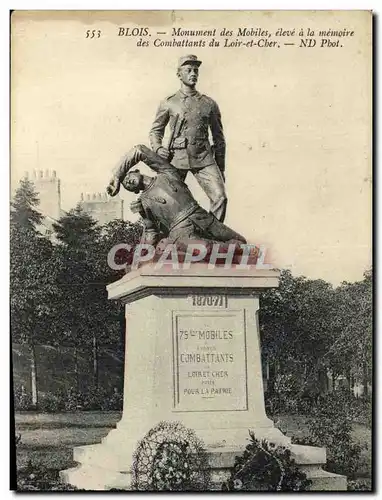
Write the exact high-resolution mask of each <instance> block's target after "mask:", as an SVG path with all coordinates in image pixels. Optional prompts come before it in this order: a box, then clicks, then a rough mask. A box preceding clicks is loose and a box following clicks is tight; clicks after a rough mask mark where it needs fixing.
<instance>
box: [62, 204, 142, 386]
mask: <svg viewBox="0 0 382 500" xmlns="http://www.w3.org/2000/svg"><path fill="white" fill-rule="evenodd" d="M53 227H54V230H55V233H56V238H57V240H58V242H59V244H58V245H57V248H56V249H55V257H56V268H57V281H58V286H59V294H58V295H57V297H56V310H57V319H56V321H57V324H59V325H60V329H61V331H62V336H61V339H62V340H63V341H65V342H67V343H69V344H70V345H73V346H75V348H76V350H77V349H78V348H79V347H80V346H81V347H85V348H87V349H89V352H90V351H91V353H92V359H93V380H94V386H97V384H98V350H99V345H100V344H113V345H121V344H122V343H123V342H124V335H123V332H124V328H123V329H121V323H122V318H121V312H123V306H122V305H121V304H119V303H115V302H111V301H109V300H108V298H107V291H106V285H108V284H109V283H110V282H112V281H114V280H115V279H118V278H119V277H121V276H122V275H123V271H119V272H116V271H114V270H112V269H110V268H109V267H108V264H107V255H108V252H109V250H110V249H111V248H112V247H113V246H114V245H115V244H117V243H121V242H129V243H130V244H134V243H136V242H138V240H139V235H140V232H141V230H140V225H139V224H138V225H137V224H132V223H130V222H124V221H122V220H115V221H112V222H110V223H108V224H105V225H104V226H99V225H98V224H97V222H96V221H95V220H94V219H93V218H92V217H91V216H90V215H88V214H87V213H86V212H84V211H83V209H82V207H81V206H80V205H78V206H77V207H76V208H74V209H72V210H70V211H69V212H68V213H67V214H65V215H64V216H63V217H62V218H61V219H60V220H59V221H58V223H57V224H55V225H54V226H53Z"/></svg>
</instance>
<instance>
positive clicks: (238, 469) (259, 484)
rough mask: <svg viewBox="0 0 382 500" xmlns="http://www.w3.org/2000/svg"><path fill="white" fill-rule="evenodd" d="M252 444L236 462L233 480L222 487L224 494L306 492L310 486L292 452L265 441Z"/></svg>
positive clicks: (232, 473)
mask: <svg viewBox="0 0 382 500" xmlns="http://www.w3.org/2000/svg"><path fill="white" fill-rule="evenodd" d="M249 434H250V437H251V442H250V443H249V444H248V445H247V446H246V449H245V451H244V453H243V455H242V456H237V457H236V458H235V464H234V467H233V470H232V472H231V477H230V478H229V480H228V481H227V482H225V483H224V484H223V487H222V489H223V490H225V491H235V490H241V491H305V490H307V489H308V488H309V486H310V484H311V482H310V480H308V479H307V478H306V474H305V473H304V472H302V471H301V470H299V469H298V467H297V465H296V462H295V460H294V459H293V458H292V457H291V452H290V450H289V449H287V448H285V447H283V446H276V445H275V444H274V443H269V442H268V441H266V440H262V441H260V440H258V439H256V437H255V435H254V433H253V432H251V431H250V432H249Z"/></svg>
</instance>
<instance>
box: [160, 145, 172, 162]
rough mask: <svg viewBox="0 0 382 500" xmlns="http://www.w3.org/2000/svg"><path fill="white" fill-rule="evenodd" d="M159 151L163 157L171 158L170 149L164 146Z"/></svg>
mask: <svg viewBox="0 0 382 500" xmlns="http://www.w3.org/2000/svg"><path fill="white" fill-rule="evenodd" d="M157 153H158V155H159V156H160V157H161V158H164V159H165V160H168V159H169V158H170V151H169V150H168V149H167V148H164V147H163V146H162V147H160V148H159V149H158V151H157Z"/></svg>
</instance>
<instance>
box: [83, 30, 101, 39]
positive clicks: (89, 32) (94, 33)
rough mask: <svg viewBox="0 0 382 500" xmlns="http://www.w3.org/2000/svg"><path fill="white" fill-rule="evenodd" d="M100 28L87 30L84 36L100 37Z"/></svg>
mask: <svg viewBox="0 0 382 500" xmlns="http://www.w3.org/2000/svg"><path fill="white" fill-rule="evenodd" d="M100 36H101V30H87V32H86V36H85V38H100Z"/></svg>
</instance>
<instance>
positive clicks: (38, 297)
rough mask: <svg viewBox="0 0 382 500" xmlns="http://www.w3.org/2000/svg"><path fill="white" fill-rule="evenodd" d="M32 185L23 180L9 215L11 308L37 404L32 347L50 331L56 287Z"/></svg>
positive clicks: (14, 332)
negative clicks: (27, 359)
mask: <svg viewBox="0 0 382 500" xmlns="http://www.w3.org/2000/svg"><path fill="white" fill-rule="evenodd" d="M38 205H39V198H38V195H37V193H36V191H35V189H34V186H33V184H32V183H31V182H30V181H28V180H26V179H23V180H22V181H21V182H20V186H19V188H18V189H17V191H16V193H15V196H14V198H13V200H12V202H11V214H10V306H11V318H12V320H11V335H12V340H13V342H19V343H24V344H27V345H28V346H29V350H30V359H31V387H32V403H33V404H34V405H37V402H38V388H37V370H36V351H35V346H36V344H37V343H39V342H41V341H42V339H44V338H46V336H47V335H49V332H50V331H51V307H50V304H51V298H52V296H53V295H54V291H55V284H54V277H53V276H54V274H53V273H52V261H51V256H52V245H51V242H50V241H49V240H48V239H46V238H44V237H43V236H41V234H40V233H39V231H38V226H39V224H40V223H41V222H42V219H43V217H42V215H41V214H40V212H39V211H38V210H37V207H38Z"/></svg>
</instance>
